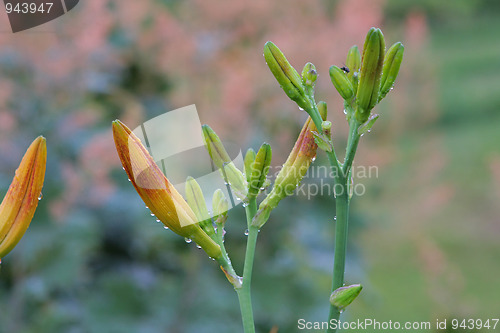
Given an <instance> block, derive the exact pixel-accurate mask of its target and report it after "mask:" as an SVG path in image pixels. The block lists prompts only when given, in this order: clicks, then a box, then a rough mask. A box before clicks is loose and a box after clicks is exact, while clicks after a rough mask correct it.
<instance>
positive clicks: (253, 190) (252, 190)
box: [248, 143, 272, 198]
mask: <svg viewBox="0 0 500 333" xmlns="http://www.w3.org/2000/svg"><path fill="white" fill-rule="evenodd" d="M271 158H272V150H271V145H270V144H268V143H264V144H262V146H261V147H260V149H259V151H258V152H257V156H256V157H255V161H254V162H253V163H252V174H251V176H250V181H249V183H248V197H249V198H252V197H253V198H254V197H256V196H257V195H258V194H259V192H260V189H261V188H262V187H263V186H264V183H265V181H266V177H267V173H268V172H269V166H270V165H271Z"/></svg>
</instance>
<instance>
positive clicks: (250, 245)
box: [236, 198, 259, 333]
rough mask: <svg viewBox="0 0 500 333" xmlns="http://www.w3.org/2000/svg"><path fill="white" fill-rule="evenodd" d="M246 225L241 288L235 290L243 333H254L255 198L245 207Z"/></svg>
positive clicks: (256, 232)
mask: <svg viewBox="0 0 500 333" xmlns="http://www.w3.org/2000/svg"><path fill="white" fill-rule="evenodd" d="M245 212H246V215H247V225H248V239H247V249H246V253H245V264H244V266H243V284H242V286H241V288H238V289H236V292H237V293H238V300H239V302H240V309H241V318H242V320H243V329H244V332H245V333H254V332H255V324H254V320H253V310H252V296H251V293H250V287H251V283H252V270H253V262H254V258H255V246H256V244H257V236H258V234H259V229H258V228H257V227H254V226H252V220H253V218H254V216H255V214H256V213H257V201H256V199H255V198H252V199H250V200H249V202H248V205H247V206H246V207H245Z"/></svg>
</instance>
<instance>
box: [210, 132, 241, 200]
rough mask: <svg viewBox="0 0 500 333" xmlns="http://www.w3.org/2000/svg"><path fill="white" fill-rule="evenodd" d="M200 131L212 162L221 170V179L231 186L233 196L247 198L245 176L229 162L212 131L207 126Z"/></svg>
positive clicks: (219, 141)
mask: <svg viewBox="0 0 500 333" xmlns="http://www.w3.org/2000/svg"><path fill="white" fill-rule="evenodd" d="M202 129H203V136H204V137H205V145H206V147H207V150H208V153H209V154H210V157H211V158H212V161H213V162H214V164H215V165H216V166H217V167H218V168H219V169H220V170H221V173H222V177H223V178H224V180H225V181H226V182H228V183H229V184H230V185H231V189H232V190H233V191H234V194H235V195H236V196H237V197H238V198H239V199H240V200H244V199H245V198H246V196H247V180H246V178H245V176H244V175H243V173H242V172H241V171H240V170H239V169H238V168H236V166H235V165H234V163H233V162H232V161H231V158H230V157H229V155H228V153H227V152H226V149H225V148H224V146H223V145H222V141H221V140H220V139H219V137H218V136H217V134H215V132H214V130H213V129H212V128H210V126H208V125H203V126H202Z"/></svg>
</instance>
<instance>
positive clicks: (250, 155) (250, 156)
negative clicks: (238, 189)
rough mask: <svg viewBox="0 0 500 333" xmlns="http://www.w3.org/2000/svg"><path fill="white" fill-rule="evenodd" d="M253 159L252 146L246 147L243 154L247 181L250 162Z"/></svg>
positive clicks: (250, 172)
mask: <svg viewBox="0 0 500 333" xmlns="http://www.w3.org/2000/svg"><path fill="white" fill-rule="evenodd" d="M253 161H255V150H253V149H252V148H248V150H247V153H246V154H245V161H244V162H245V176H246V178H247V182H249V181H250V175H251V174H252V163H253Z"/></svg>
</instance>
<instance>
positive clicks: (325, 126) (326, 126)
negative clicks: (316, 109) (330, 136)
mask: <svg viewBox="0 0 500 333" xmlns="http://www.w3.org/2000/svg"><path fill="white" fill-rule="evenodd" d="M321 128H322V129H323V131H330V130H331V129H332V122H331V121H328V120H324V121H323V122H322V123H321Z"/></svg>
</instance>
